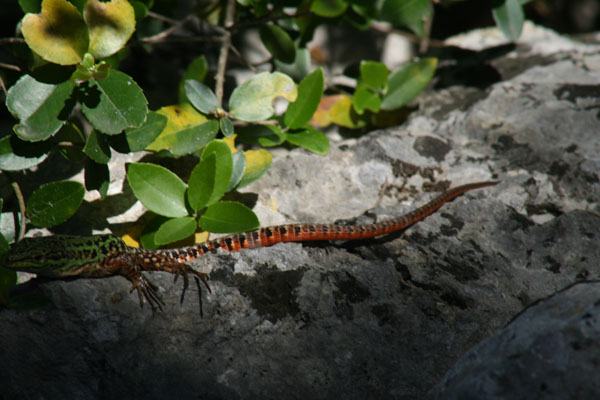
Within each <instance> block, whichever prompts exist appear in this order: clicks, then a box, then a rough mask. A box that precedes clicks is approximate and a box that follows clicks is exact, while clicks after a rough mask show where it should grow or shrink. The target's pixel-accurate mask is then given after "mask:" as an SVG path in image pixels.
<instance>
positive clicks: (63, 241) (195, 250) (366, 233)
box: [0, 181, 498, 312]
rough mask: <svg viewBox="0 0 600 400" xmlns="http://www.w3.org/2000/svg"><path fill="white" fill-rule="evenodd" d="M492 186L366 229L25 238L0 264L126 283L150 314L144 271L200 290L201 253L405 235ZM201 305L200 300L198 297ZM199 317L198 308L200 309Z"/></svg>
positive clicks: (152, 298) (153, 292)
mask: <svg viewBox="0 0 600 400" xmlns="http://www.w3.org/2000/svg"><path fill="white" fill-rule="evenodd" d="M497 183H498V182H496V181H487V182H476V183H470V184H466V185H462V186H458V187H455V188H453V189H449V190H447V191H445V192H443V193H442V194H440V195H439V196H437V197H435V198H434V199H433V200H431V201H429V202H428V203H426V204H424V205H423V206H421V207H419V208H416V209H414V210H413V211H410V212H408V213H407V214H404V215H401V216H399V217H396V218H392V219H389V220H385V221H382V222H376V223H372V224H367V225H332V224H288V225H276V226H269V227H264V228H259V229H256V230H252V231H249V232H245V233H238V234H233V235H229V236H225V237H221V238H217V239H213V240H210V241H206V242H203V243H200V244H196V245H193V246H189V247H182V248H177V249H158V250H149V249H141V248H137V247H130V246H128V245H126V244H125V242H124V241H123V240H122V239H121V238H119V237H117V236H114V235H111V234H103V235H93V236H87V237H86V236H69V235H54V236H43V237H35V238H25V239H23V240H21V241H19V242H17V243H16V244H15V245H14V246H13V248H12V249H11V251H10V252H9V253H8V254H7V255H6V256H5V257H4V260H3V262H2V263H1V264H0V265H1V266H3V267H4V268H7V269H9V270H15V271H24V272H30V273H35V274H37V275H38V276H40V277H44V278H53V279H57V278H58V279H61V278H70V277H75V278H102V277H108V276H113V275H121V276H123V277H125V278H126V279H128V280H129V281H130V282H131V285H132V286H131V289H130V293H131V292H133V291H134V290H135V291H136V292H137V295H138V298H139V301H140V306H141V307H143V305H144V298H145V299H146V301H147V302H148V304H150V307H151V308H152V311H153V312H154V311H155V310H156V308H157V307H158V308H159V309H160V310H162V306H163V305H164V303H163V301H162V299H161V298H160V296H159V294H158V291H157V289H158V288H157V286H156V285H154V284H153V283H152V282H151V281H150V280H148V278H146V276H145V275H144V274H143V272H144V271H166V272H169V273H172V274H175V279H177V277H179V276H182V277H183V279H184V287H183V292H182V295H181V302H183V296H184V294H185V290H186V289H187V287H188V274H192V275H193V276H194V278H195V280H196V284H197V286H198V290H199V291H200V283H199V281H202V283H203V284H204V285H205V286H206V288H207V289H208V291H209V292H210V287H209V285H208V282H207V278H208V274H206V273H202V272H198V271H196V270H194V269H193V268H192V267H190V266H189V265H187V264H186V263H187V262H188V261H191V260H194V259H196V258H198V257H200V256H201V255H203V254H206V253H207V252H214V251H216V250H217V249H224V250H227V251H230V252H234V251H238V250H241V249H253V248H257V247H266V246H272V245H274V244H277V243H282V242H305V241H317V240H361V239H368V238H373V237H376V236H381V235H385V234H388V233H392V232H396V231H399V230H402V229H405V228H407V227H409V226H411V225H413V224H415V223H417V222H419V221H421V220H423V219H424V218H425V217H427V216H428V215H430V214H432V213H434V212H435V211H436V210H438V209H439V208H440V207H442V206H443V205H444V204H445V203H447V202H448V201H450V200H452V199H454V198H456V197H458V196H460V195H462V194H464V193H465V192H468V191H470V190H473V189H479V188H483V187H486V186H491V185H496V184H497ZM200 301H201V296H200ZM200 310H201V312H202V304H200Z"/></svg>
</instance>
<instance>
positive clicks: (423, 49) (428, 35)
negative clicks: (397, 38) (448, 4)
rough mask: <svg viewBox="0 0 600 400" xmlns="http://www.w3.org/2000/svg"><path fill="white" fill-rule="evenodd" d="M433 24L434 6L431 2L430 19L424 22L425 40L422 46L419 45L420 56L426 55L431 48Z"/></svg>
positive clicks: (422, 41)
mask: <svg viewBox="0 0 600 400" xmlns="http://www.w3.org/2000/svg"><path fill="white" fill-rule="evenodd" d="M432 22H433V4H432V3H431V2H429V18H427V19H426V20H425V21H423V24H424V25H425V27H424V31H425V36H424V37H423V40H421V44H420V45H419V54H425V53H426V52H427V49H428V48H429V41H430V40H431V24H432Z"/></svg>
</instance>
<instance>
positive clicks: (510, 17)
mask: <svg viewBox="0 0 600 400" xmlns="http://www.w3.org/2000/svg"><path fill="white" fill-rule="evenodd" d="M496 3H498V4H497V5H495V6H494V8H493V9H492V15H493V16H494V20H495V21H496V25H498V27H499V28H500V30H501V31H502V33H503V34H504V36H505V37H506V38H507V39H509V40H512V41H513V42H514V41H516V40H517V39H519V36H521V31H522V30H523V22H525V14H524V13H523V8H522V7H521V2H520V1H519V0H504V1H498V2H496Z"/></svg>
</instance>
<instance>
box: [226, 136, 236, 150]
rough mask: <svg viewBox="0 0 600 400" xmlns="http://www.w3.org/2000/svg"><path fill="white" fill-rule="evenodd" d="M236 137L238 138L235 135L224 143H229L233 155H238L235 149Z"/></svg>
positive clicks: (227, 138)
mask: <svg viewBox="0 0 600 400" xmlns="http://www.w3.org/2000/svg"><path fill="white" fill-rule="evenodd" d="M236 136H237V135H236V134H233V135H232V136H231V137H226V138H223V141H224V142H225V143H227V145H228V146H229V149H230V150H231V154H235V153H237V149H236V148H235V137H236Z"/></svg>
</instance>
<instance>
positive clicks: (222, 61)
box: [215, 0, 235, 108]
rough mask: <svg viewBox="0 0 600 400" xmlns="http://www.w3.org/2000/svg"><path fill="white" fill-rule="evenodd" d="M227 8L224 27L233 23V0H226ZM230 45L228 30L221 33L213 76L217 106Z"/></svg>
mask: <svg viewBox="0 0 600 400" xmlns="http://www.w3.org/2000/svg"><path fill="white" fill-rule="evenodd" d="M226 7H227V9H226V10H225V21H224V26H225V29H228V28H230V27H231V26H232V25H233V19H234V17H235V0H227V6H226ZM230 46H231V32H230V31H229V30H228V31H226V32H224V33H223V41H222V42H221V49H220V50H219V62H218V64H217V75H216V76H215V94H216V96H217V102H218V103H219V107H220V108H221V107H222V106H223V86H224V85H225V68H226V67H227V55H228V54H229V47H230Z"/></svg>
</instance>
